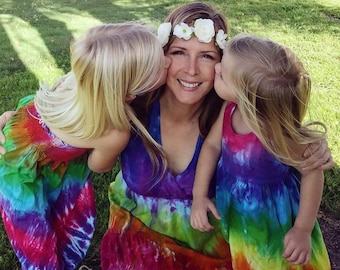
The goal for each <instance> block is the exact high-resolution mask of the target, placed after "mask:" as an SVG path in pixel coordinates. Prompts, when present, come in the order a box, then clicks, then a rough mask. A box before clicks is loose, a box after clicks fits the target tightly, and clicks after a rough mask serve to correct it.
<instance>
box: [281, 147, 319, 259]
mask: <svg viewBox="0 0 340 270" xmlns="http://www.w3.org/2000/svg"><path fill="white" fill-rule="evenodd" d="M295 149H298V147H297V148H295ZM296 169H298V170H299V171H300V172H301V186H300V204H299V211H298V214H297V217H296V219H295V222H294V225H293V227H292V228H291V229H290V230H289V231H288V233H287V234H286V235H285V238H284V252H283V255H282V256H283V257H284V258H286V259H287V260H288V261H289V262H290V263H292V264H303V265H305V264H307V263H308V262H309V260H310V258H311V233H312V230H313V228H314V225H315V221H316V218H317V214H318V211H319V207H320V203H321V199H322V192H323V184H324V174H323V171H322V170H319V169H315V170H312V171H309V172H304V171H302V170H301V168H300V167H299V168H296Z"/></svg>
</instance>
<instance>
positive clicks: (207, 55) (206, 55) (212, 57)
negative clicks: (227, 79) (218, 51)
mask: <svg viewBox="0 0 340 270" xmlns="http://www.w3.org/2000/svg"><path fill="white" fill-rule="evenodd" d="M202 57H203V58H206V59H210V60H215V57H214V56H212V55H210V54H203V56H202Z"/></svg>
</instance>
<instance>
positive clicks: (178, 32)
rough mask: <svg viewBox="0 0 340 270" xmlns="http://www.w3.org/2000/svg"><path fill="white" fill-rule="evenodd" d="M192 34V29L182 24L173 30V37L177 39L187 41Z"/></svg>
mask: <svg viewBox="0 0 340 270" xmlns="http://www.w3.org/2000/svg"><path fill="white" fill-rule="evenodd" d="M192 33H193V30H192V27H190V26H189V25H187V24H186V23H184V22H182V23H180V24H177V25H176V26H175V28H174V35H175V36H176V37H178V38H183V39H184V40H189V39H190V38H191V35H192Z"/></svg>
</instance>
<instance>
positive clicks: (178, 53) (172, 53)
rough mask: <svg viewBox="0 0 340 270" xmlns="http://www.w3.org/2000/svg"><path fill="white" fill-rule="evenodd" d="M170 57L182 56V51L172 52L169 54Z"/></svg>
mask: <svg viewBox="0 0 340 270" xmlns="http://www.w3.org/2000/svg"><path fill="white" fill-rule="evenodd" d="M170 54H171V55H182V54H184V52H183V51H173V52H170Z"/></svg>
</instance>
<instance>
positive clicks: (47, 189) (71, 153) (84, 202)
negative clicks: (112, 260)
mask: <svg viewBox="0 0 340 270" xmlns="http://www.w3.org/2000/svg"><path fill="white" fill-rule="evenodd" d="M165 64H166V62H165V58H164V53H163V50H162V47H161V45H160V43H159V41H158V40H157V38H156V36H155V35H154V34H153V33H152V32H151V31H150V29H148V28H147V27H146V26H143V25H141V24H137V23H123V24H105V25H100V26H96V27H93V28H91V29H90V30H88V32H87V33H86V34H85V36H84V37H82V38H79V39H78V40H76V41H75V42H73V43H72V44H71V67H72V70H71V72H69V73H68V74H66V75H65V76H63V77H61V78H60V79H59V80H58V81H57V82H56V83H55V85H54V86H53V87H52V88H51V89H50V88H49V87H48V86H46V85H41V87H40V89H39V91H37V93H36V94H35V95H31V96H28V97H25V98H23V99H22V100H21V101H20V102H19V105H18V110H17V112H16V114H15V115H14V116H13V117H12V118H11V119H10V121H9V122H8V123H7V125H6V126H5V128H4V134H5V136H6V143H5V144H4V147H5V149H6V153H5V154H4V155H3V157H2V159H0V210H1V214H2V218H3V221H4V225H5V228H6V231H7V234H8V237H9V239H10V242H11V244H12V246H13V249H14V251H15V252H16V255H17V257H18V259H19V261H20V263H21V266H22V269H39V270H42V269H75V267H76V266H77V264H78V263H79V262H80V261H81V260H82V258H83V257H84V256H85V254H86V251H87V249H88V247H89V244H90V240H91V238H92V235H93V232H94V222H95V205H94V196H93V189H92V185H91V180H90V170H89V168H90V169H91V170H93V171H96V172H105V171H109V170H110V169H111V168H112V167H113V165H114V164H115V162H116V159H117V157H118V155H119V154H120V152H121V151H122V150H123V149H124V147H125V146H126V144H127V143H128V141H129V138H130V130H131V128H133V129H134V130H136V131H137V132H138V133H139V134H140V135H141V136H142V137H143V139H144V140H145V141H146V142H148V143H149V144H150V145H154V146H155V147H156V149H157V148H158V144H157V143H156V142H154V140H153V139H152V138H151V137H150V135H149V134H148V132H147V131H146V129H145V128H144V127H143V125H142V124H141V123H140V122H139V121H138V120H137V118H136V117H135V115H134V113H133V110H132V109H131V107H130V105H129V102H130V101H131V100H133V99H134V98H135V97H136V96H137V95H142V94H144V93H146V92H148V91H151V90H153V89H155V88H157V87H159V85H161V84H162V83H163V81H164V77H165ZM150 154H151V156H152V153H151V152H150ZM86 159H87V163H88V166H86ZM155 164H157V162H156V163H155Z"/></svg>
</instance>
